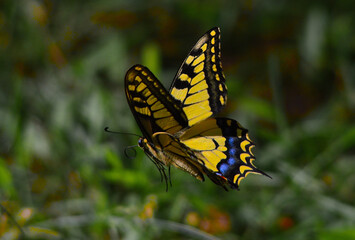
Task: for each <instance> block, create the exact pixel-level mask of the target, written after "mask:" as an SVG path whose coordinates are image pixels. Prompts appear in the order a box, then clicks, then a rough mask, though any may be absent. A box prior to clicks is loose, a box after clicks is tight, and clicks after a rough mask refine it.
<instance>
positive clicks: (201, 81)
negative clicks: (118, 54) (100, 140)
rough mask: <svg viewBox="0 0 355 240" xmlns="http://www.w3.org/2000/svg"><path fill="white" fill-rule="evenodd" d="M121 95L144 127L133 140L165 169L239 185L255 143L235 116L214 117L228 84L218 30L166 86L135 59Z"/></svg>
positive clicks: (251, 168) (200, 44) (250, 162)
mask: <svg viewBox="0 0 355 240" xmlns="http://www.w3.org/2000/svg"><path fill="white" fill-rule="evenodd" d="M125 91H126V97H127V100H128V103H129V106H130V108H131V111H132V113H133V115H134V117H135V119H136V121H137V123H138V125H139V127H140V129H141V131H142V133H143V137H142V138H140V139H139V141H138V145H139V146H140V147H141V148H142V149H143V150H144V152H145V153H146V154H147V155H148V156H149V157H150V159H152V161H153V162H154V163H155V165H156V166H157V167H158V169H159V170H160V171H161V172H162V173H163V174H164V176H165V177H166V175H165V167H166V166H168V167H170V166H171V165H172V166H174V167H176V168H178V169H181V170H183V171H185V172H188V173H190V174H191V175H192V176H194V177H195V178H197V179H199V180H202V181H203V180H204V175H207V176H208V177H209V178H210V179H211V180H212V181H213V182H214V183H216V184H217V185H221V186H222V187H224V185H226V184H228V185H229V186H230V187H232V188H238V186H239V183H240V181H241V180H242V179H243V178H245V177H246V176H247V175H248V174H249V173H257V174H264V173H263V172H262V171H260V170H258V169H257V168H256V167H255V166H254V165H253V160H254V159H255V157H254V155H253V153H252V152H251V149H252V148H253V147H254V144H253V143H252V141H251V140H250V138H249V136H248V131H247V130H246V129H245V128H243V127H242V126H241V125H240V124H239V123H238V122H237V121H235V120H233V119H228V118H216V117H214V116H215V115H216V114H217V113H218V112H220V110H221V109H222V108H223V107H224V106H225V104H226V101H227V87H226V85H225V77H224V74H223V72H222V65H221V59H220V31H219V28H213V29H211V30H210V31H208V32H207V33H206V34H205V35H203V36H202V37H201V38H200V40H199V41H198V42H197V43H196V45H195V46H194V47H193V49H192V50H191V52H190V53H189V55H188V57H187V58H186V59H185V61H184V62H183V64H182V65H181V67H180V69H179V71H178V72H177V74H176V76H175V78H174V81H173V83H172V85H171V87H170V90H169V91H167V90H166V89H165V88H164V86H163V85H162V84H161V83H160V82H159V80H158V79H157V78H156V77H155V76H154V75H153V73H151V72H150V71H149V69H148V68H146V67H144V66H141V65H135V66H133V67H132V68H130V69H129V70H128V72H127V74H126V78H125ZM264 175H266V174H264Z"/></svg>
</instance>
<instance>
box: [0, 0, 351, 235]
mask: <svg viewBox="0 0 355 240" xmlns="http://www.w3.org/2000/svg"><path fill="white" fill-rule="evenodd" d="M214 26H219V27H220V28H221V31H222V63H223V67H224V73H225V75H226V80H227V86H228V89H229V98H228V106H227V108H226V109H225V111H224V113H223V114H224V115H225V116H228V117H231V118H234V119H236V120H238V121H239V122H240V123H241V124H242V125H243V126H244V127H246V128H248V129H249V132H250V136H251V138H252V139H253V140H254V141H255V143H256V147H255V151H254V152H255V155H256V157H257V161H256V162H255V163H256V165H257V166H258V167H259V168H260V169H262V170H264V171H265V172H267V173H268V174H269V175H271V176H272V177H273V179H268V178H266V177H263V176H257V175H250V176H248V177H247V178H246V180H244V181H242V183H241V187H240V188H241V190H240V191H233V190H231V191H229V192H226V191H224V190H223V189H222V188H220V187H218V186H216V185H214V184H213V183H212V182H211V181H209V180H206V181H205V182H203V183H201V182H199V181H198V180H196V179H194V178H193V177H191V176H190V175H188V174H186V173H184V172H181V171H178V170H176V169H172V184H173V186H172V187H171V188H170V190H169V191H168V192H166V191H165V184H164V183H162V182H160V175H159V172H158V171H157V169H156V168H155V166H154V165H153V164H152V163H151V162H150V161H149V159H148V158H147V157H146V156H145V155H144V153H143V152H142V151H141V150H139V149H137V156H136V157H135V158H134V159H131V158H128V157H126V156H125V155H124V149H125V148H126V147H127V146H130V145H134V144H136V142H137V138H135V137H132V136H129V135H114V134H109V133H106V132H104V127H106V126H109V127H110V128H111V129H112V130H116V131H123V132H131V133H137V134H140V132H139V129H138V126H137V124H136V123H135V121H134V119H133V116H132V114H131V112H130V110H129V107H128V104H127V102H126V99H125V96H124V89H123V86H124V82H123V81H124V75H125V72H126V71H127V69H128V68H129V67H130V66H132V65H133V64H136V63H140V64H143V65H146V66H148V67H149V68H150V69H151V70H152V71H153V72H154V73H155V74H156V76H157V77H158V78H159V79H160V80H161V81H162V82H163V84H164V85H165V86H167V87H168V86H169V85H170V83H171V81H172V79H173V77H174V75H175V73H176V71H177V70H178V67H179V66H180V64H181V63H182V61H183V60H184V58H185V57H186V55H187V54H188V52H189V51H190V49H191V48H192V46H193V45H194V44H195V42H196V41H197V40H198V38H199V37H200V36H202V35H203V34H204V33H205V32H206V31H207V30H209V29H210V28H212V27H214ZM354 26H355V2H354V1H351V0H343V1H305V0H300V1H292V2H291V1H271V0H254V1H253V0H245V1H227V0H224V1H212V0H207V1H198V0H189V1H186V0H183V1H173V0H170V1H168V0H166V1H142V0H141V1H138V0H132V1H128V0H127V1H122V0H121V1H119V0H116V1H111V0H102V1H93V0H86V1H69V0H62V1H55V0H43V1H35V0H16V1H13V0H4V1H1V2H0V79H1V81H0V84H1V85H0V141H1V142H0V202H1V211H0V238H1V239H288V240H293V239H302V240H303V239H320V240H328V239H329V240H330V239H345V240H346V239H355V191H354V190H355V173H354V169H355V161H354V160H355V125H354V120H355V114H354V112H355V28H354ZM129 153H130V155H134V152H129ZM15 222H16V223H15ZM19 226H20V227H21V228H19ZM20 229H22V230H21V231H22V232H25V236H24V235H21V234H23V233H21V231H20Z"/></svg>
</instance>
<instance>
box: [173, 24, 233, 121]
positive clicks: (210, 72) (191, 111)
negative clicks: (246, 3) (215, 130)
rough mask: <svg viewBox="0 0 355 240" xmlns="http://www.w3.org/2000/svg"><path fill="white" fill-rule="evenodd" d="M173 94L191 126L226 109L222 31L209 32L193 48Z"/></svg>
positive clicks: (183, 65)
mask: <svg viewBox="0 0 355 240" xmlns="http://www.w3.org/2000/svg"><path fill="white" fill-rule="evenodd" d="M170 93H171V95H172V96H173V97H174V98H175V99H176V100H178V101H180V103H181V107H182V109H183V110H184V112H185V114H186V116H187V119H188V125H189V126H193V125H194V124H196V123H198V122H200V121H203V120H205V119H207V118H209V117H210V116H212V115H215V114H216V113H218V112H219V111H220V110H221V109H222V107H223V106H225V104H226V101H227V87H226V85H225V78H224V74H223V72H222V64H221V44H220V29H219V28H213V29H211V30H210V31H208V32H207V33H205V34H204V35H203V36H202V37H201V38H200V40H199V41H198V42H197V43H196V45H195V46H194V47H193V48H192V50H191V52H190V53H189V55H188V56H187V58H186V59H185V61H184V62H183V64H182V65H181V67H180V69H179V71H178V72H177V74H176V76H175V78H174V81H173V83H172V85H171V87H170Z"/></svg>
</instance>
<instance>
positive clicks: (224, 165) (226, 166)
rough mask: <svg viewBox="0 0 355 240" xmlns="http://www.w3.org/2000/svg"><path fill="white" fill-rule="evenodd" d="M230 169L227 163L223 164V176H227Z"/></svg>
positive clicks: (220, 169)
mask: <svg viewBox="0 0 355 240" xmlns="http://www.w3.org/2000/svg"><path fill="white" fill-rule="evenodd" d="M228 168H229V166H228V164H227V163H222V164H221V165H220V166H219V171H220V172H221V173H222V174H223V175H225V174H226V173H227V171H228Z"/></svg>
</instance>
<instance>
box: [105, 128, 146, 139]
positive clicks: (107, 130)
mask: <svg viewBox="0 0 355 240" xmlns="http://www.w3.org/2000/svg"><path fill="white" fill-rule="evenodd" d="M104 130H105V132H108V133H114V134H127V135H133V136H136V137H142V136H139V135H138V134H134V133H125V132H116V131H111V130H109V127H105V129H104Z"/></svg>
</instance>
